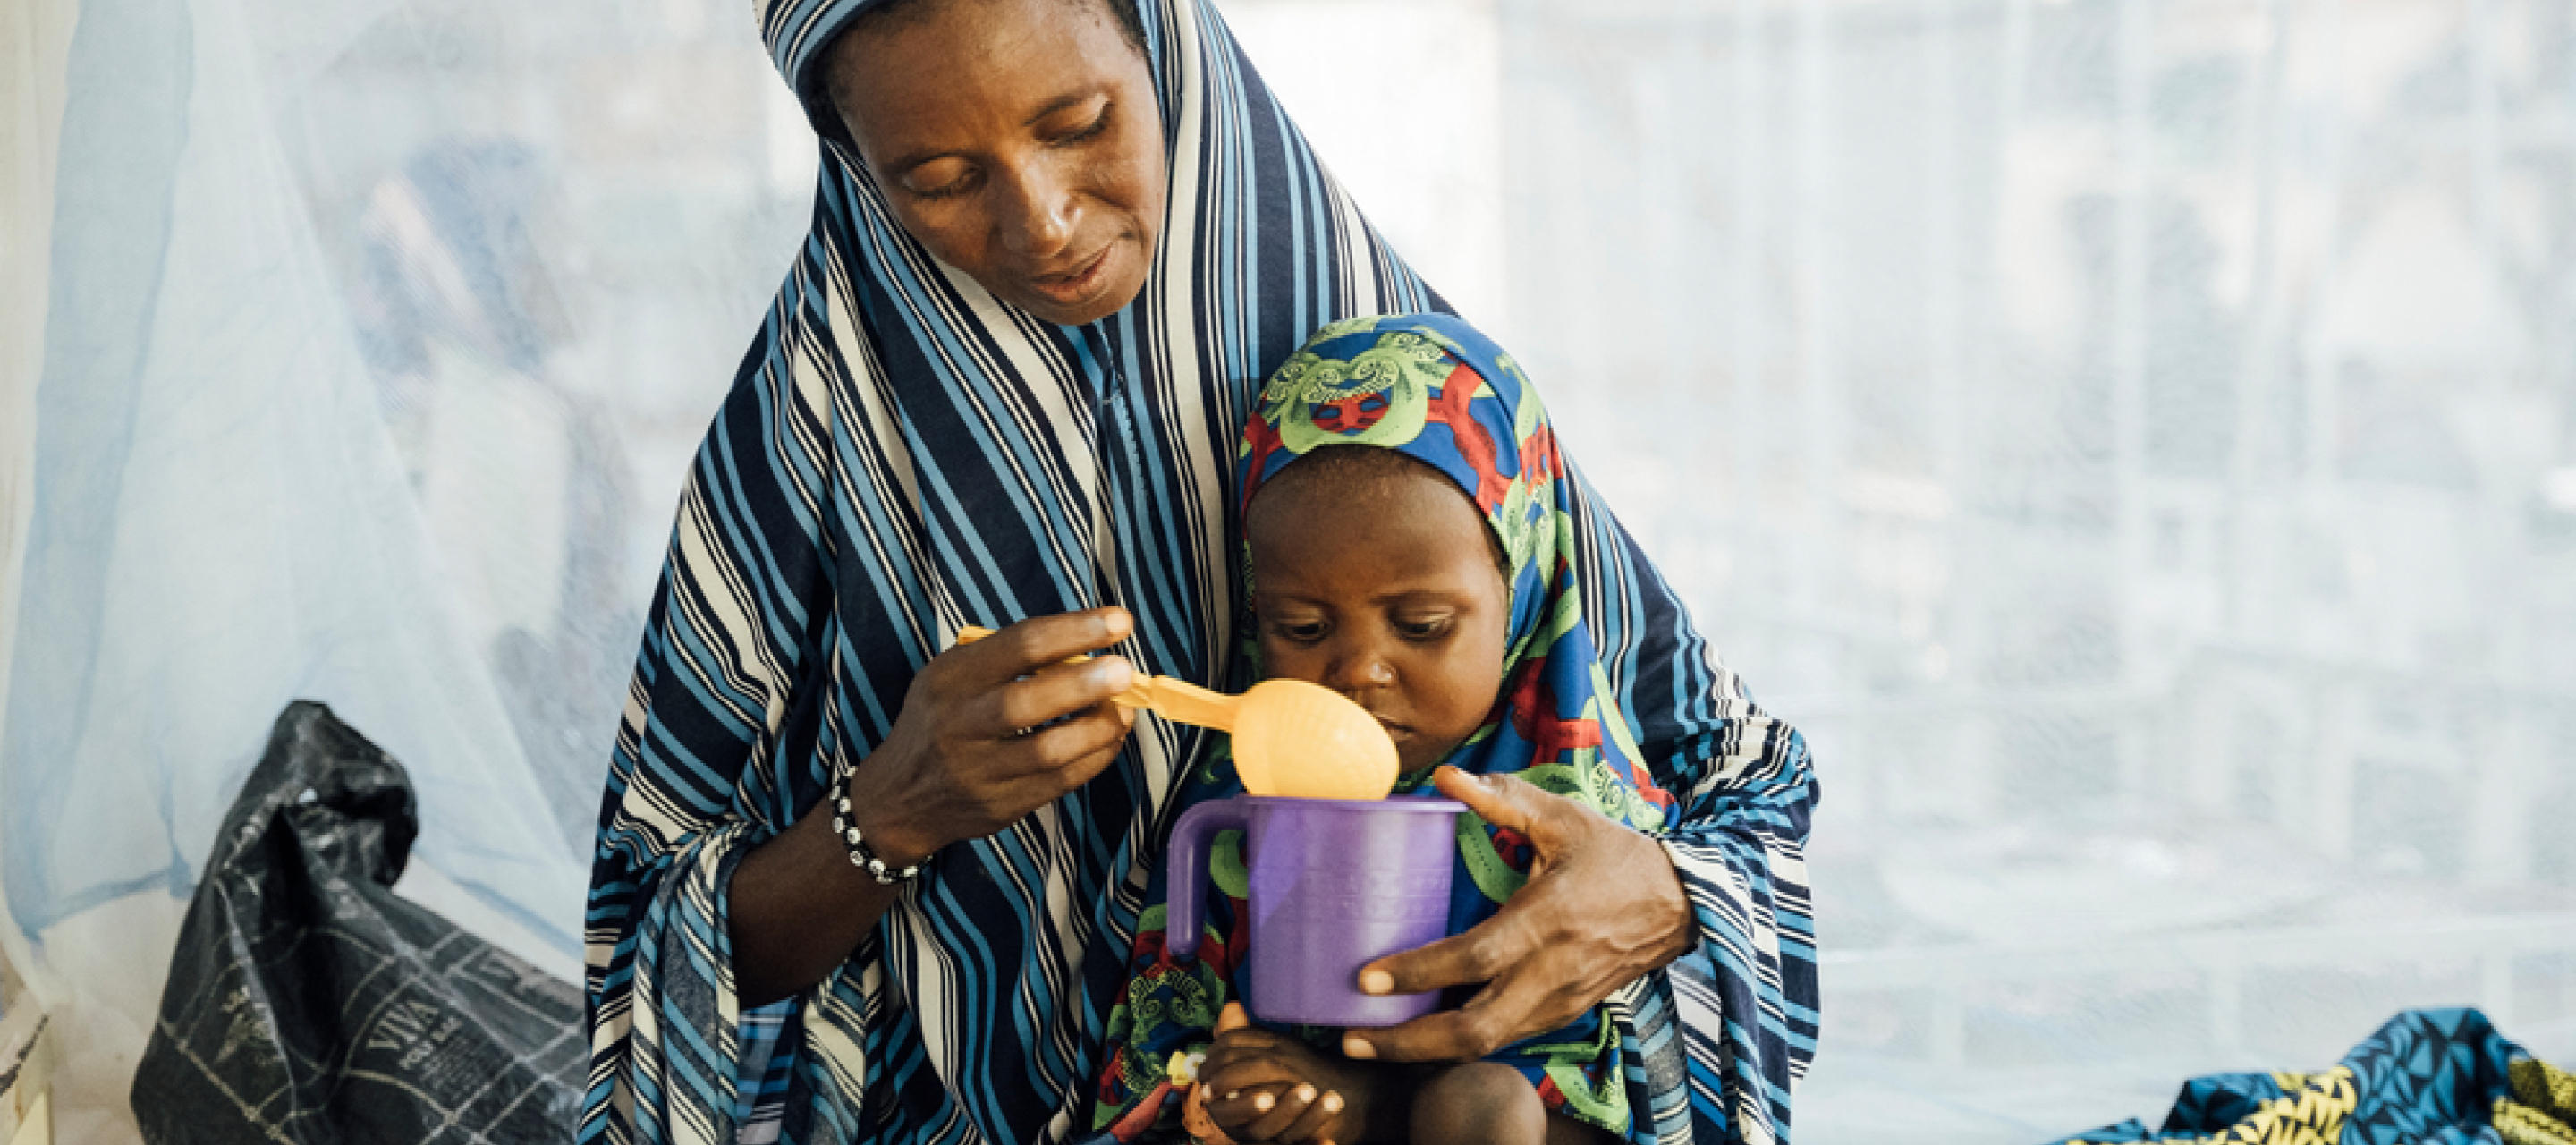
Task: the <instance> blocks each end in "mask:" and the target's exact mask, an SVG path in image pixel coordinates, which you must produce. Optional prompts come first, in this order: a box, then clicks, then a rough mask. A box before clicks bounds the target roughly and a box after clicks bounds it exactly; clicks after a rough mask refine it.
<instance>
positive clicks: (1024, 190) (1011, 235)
mask: <svg viewBox="0 0 2576 1145" xmlns="http://www.w3.org/2000/svg"><path fill="white" fill-rule="evenodd" d="M1013 174H1014V176H1015V178H1013V179H1012V180H1011V181H1010V182H1011V185H1012V187H1013V189H1014V191H1015V193H1014V194H1013V195H1012V196H1011V197H1010V201H1009V202H1007V203H1005V204H1004V205H1003V208H1002V209H1003V211H1004V213H1005V215H1006V217H1005V218H1003V219H1001V220H1000V222H1001V230H1002V242H1003V245H1004V246H1005V247H1007V248H1008V249H1009V250H1010V252H1011V253H1012V254H1014V255H1017V256H1019V257H1021V258H1029V259H1046V258H1052V257H1054V256H1055V255H1057V254H1059V253H1061V252H1062V251H1063V250H1064V248H1065V244H1067V243H1070V242H1072V241H1073V224H1074V219H1075V206H1074V195H1073V194H1072V193H1071V191H1070V189H1069V188H1067V187H1066V185H1065V184H1064V182H1063V180H1061V179H1058V178H1056V177H1055V173H1054V172H1052V171H1050V170H1048V169H1047V165H1046V164H1043V163H1036V164H1029V165H1027V166H1024V167H1022V168H1020V169H1019V170H1018V171H1016V172H1014V173H1013Z"/></svg>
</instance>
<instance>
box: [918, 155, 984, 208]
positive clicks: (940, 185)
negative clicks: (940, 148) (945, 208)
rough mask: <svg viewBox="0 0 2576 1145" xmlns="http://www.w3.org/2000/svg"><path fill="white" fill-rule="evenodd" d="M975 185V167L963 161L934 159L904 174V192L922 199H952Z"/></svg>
mask: <svg viewBox="0 0 2576 1145" xmlns="http://www.w3.org/2000/svg"><path fill="white" fill-rule="evenodd" d="M974 185H975V165H974V164H972V163H969V162H967V161H965V160H963V159H954V158H944V157H943V158H939V159H933V160H931V161H930V162H927V163H923V164H920V165H919V166H916V167H914V168H913V169H912V170H910V171H906V172H904V174H903V187H904V190H907V191H910V192H912V194H913V196H914V197H916V198H922V199H946V198H952V197H954V196H957V195H962V194H965V193H966V192H967V191H968V190H970V189H972V188H973V187H974Z"/></svg>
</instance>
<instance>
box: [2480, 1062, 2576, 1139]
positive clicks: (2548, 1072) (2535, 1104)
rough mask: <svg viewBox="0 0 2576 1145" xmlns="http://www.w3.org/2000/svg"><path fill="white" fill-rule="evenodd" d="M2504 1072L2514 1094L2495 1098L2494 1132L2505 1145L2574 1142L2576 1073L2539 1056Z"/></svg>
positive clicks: (2575, 1132) (2575, 1133)
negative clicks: (2542, 1059) (2569, 1071)
mask: <svg viewBox="0 0 2576 1145" xmlns="http://www.w3.org/2000/svg"><path fill="white" fill-rule="evenodd" d="M2505 1072H2506V1075H2507V1077H2508V1078H2509V1079H2510V1082H2511V1084H2512V1087H2513V1096H2512V1097H2500V1098H2497V1099H2496V1103H2495V1128H2496V1136H2498V1137H2502V1138H2504V1142H2505V1145H2576V1074H2571V1073H2568V1072H2567V1071H2566V1070H2563V1069H2560V1068H2558V1067H2557V1066H2554V1065H2551V1064H2549V1063H2548V1062H2545V1061H2541V1060H2540V1059H2538V1058H2524V1059H2522V1060H2520V1061H2517V1062H2515V1063H2513V1065H2511V1066H2510V1067H2507V1069H2506V1071H2505Z"/></svg>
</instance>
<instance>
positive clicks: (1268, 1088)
mask: <svg viewBox="0 0 2576 1145" xmlns="http://www.w3.org/2000/svg"><path fill="white" fill-rule="evenodd" d="M1371 1072H1372V1071H1370V1070H1369V1069H1368V1068H1367V1067H1365V1066H1361V1065H1359V1064H1358V1063H1355V1062H1347V1061H1337V1060H1332V1059H1328V1058H1326V1057H1324V1056H1323V1055H1321V1054H1318V1053H1316V1052H1315V1051H1314V1050H1313V1049H1310V1048H1308V1047H1307V1046H1306V1044H1305V1043H1303V1042H1300V1041H1298V1040H1296V1039H1294V1038H1289V1037H1283V1036H1281V1035H1278V1034H1274V1033H1271V1032H1270V1031H1268V1030H1261V1029H1255V1028H1253V1026H1252V1024H1251V1020H1250V1019H1249V1018H1247V1017H1246V1016H1245V1015H1244V1013H1243V1006H1242V1004H1241V1003H1227V1005H1226V1007H1225V1012H1224V1013H1223V1015H1221V1016H1220V1017H1218V1019H1217V1024H1216V1044H1215V1045H1214V1046H1213V1047H1211V1048H1210V1049H1209V1050H1208V1056H1207V1063H1206V1064H1205V1065H1203V1066H1201V1067H1199V1084H1200V1085H1202V1086H1205V1087H1207V1092H1208V1102H1207V1110H1208V1114H1209V1116H1210V1117H1212V1118H1213V1119H1214V1120H1215V1121H1216V1124H1217V1127H1218V1128H1220V1129H1223V1130H1224V1131H1225V1133H1226V1135H1227V1136H1229V1137H1232V1138H1233V1139H1234V1140H1235V1141H1237V1142H1241V1143H1245V1145H1249V1143H1251V1142H1278V1143H1280V1145H1297V1143H1305V1145H1335V1143H1339V1145H1359V1142H1360V1140H1361V1139H1362V1138H1363V1136H1365V1134H1364V1133H1363V1129H1364V1128H1365V1127H1366V1125H1367V1124H1368V1105H1369V1104H1370V1102H1369V1098H1370V1097H1371V1096H1372V1094H1373V1092H1374V1091H1375V1090H1376V1088H1377V1087H1376V1085H1375V1084H1374V1081H1375V1079H1374V1078H1373V1077H1371V1076H1370V1074H1371Z"/></svg>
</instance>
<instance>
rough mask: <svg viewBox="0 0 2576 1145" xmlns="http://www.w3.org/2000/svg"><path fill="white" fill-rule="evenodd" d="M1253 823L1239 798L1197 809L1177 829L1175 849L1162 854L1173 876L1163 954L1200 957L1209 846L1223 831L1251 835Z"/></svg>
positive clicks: (1167, 881)
mask: <svg viewBox="0 0 2576 1145" xmlns="http://www.w3.org/2000/svg"><path fill="white" fill-rule="evenodd" d="M1251 819H1252V809H1251V807H1250V806H1249V805H1248V804H1246V803H1245V802H1244V797H1243V796H1240V795H1237V796H1234V797H1233V798H1230V799H1218V800H1213V801H1210V802H1207V803H1201V804H1199V805H1198V806H1196V807H1192V808H1190V809H1189V810H1187V811H1184V812H1181V819H1180V822H1177V823H1174V824H1172V843H1171V846H1170V847H1169V848H1168V849H1166V850H1165V852H1164V854H1163V862H1164V863H1165V864H1166V866H1165V870H1166V871H1168V872H1169V873H1168V874H1167V875H1166V876H1165V878H1164V880H1163V886H1164V895H1165V897H1166V901H1165V904H1164V907H1163V949H1164V950H1165V951H1167V952H1169V953H1170V954H1171V955H1172V956H1173V957H1175V958H1187V957H1189V956H1191V955H1193V954H1196V953H1198V951H1199V929H1200V927H1201V925H1202V920H1203V918H1204V917H1205V912H1204V911H1203V910H1202V909H1201V905H1200V904H1201V903H1203V902H1205V901H1206V895H1207V882H1208V873H1207V858H1208V843H1209V841H1210V840H1212V839H1214V838H1216V833H1217V832H1219V831H1225V830H1235V831H1241V830H1245V829H1247V828H1248V827H1249V826H1250V825H1251Z"/></svg>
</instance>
